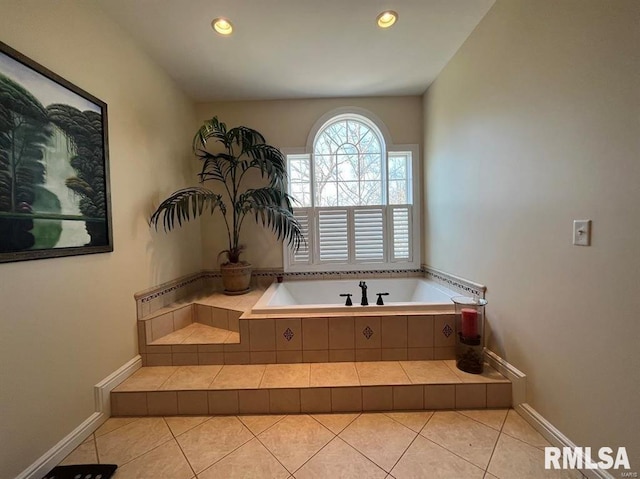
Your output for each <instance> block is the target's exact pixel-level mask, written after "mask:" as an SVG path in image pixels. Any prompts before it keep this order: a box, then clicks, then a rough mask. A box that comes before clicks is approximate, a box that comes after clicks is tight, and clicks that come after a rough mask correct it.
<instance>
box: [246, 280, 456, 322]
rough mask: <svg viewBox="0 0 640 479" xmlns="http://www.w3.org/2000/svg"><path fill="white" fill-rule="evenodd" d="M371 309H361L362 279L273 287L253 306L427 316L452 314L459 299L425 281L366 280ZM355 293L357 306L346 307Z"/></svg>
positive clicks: (261, 310) (262, 310) (267, 310)
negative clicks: (379, 302)
mask: <svg viewBox="0 0 640 479" xmlns="http://www.w3.org/2000/svg"><path fill="white" fill-rule="evenodd" d="M365 281H366V284H367V296H368V299H369V305H368V306H361V305H360V300H361V296H362V292H361V289H360V287H359V286H358V284H359V279H358V278H354V279H348V280H346V279H345V280H342V279H341V280H319V281H314V280H311V281H310V280H302V281H285V282H283V283H274V284H272V285H271V286H270V287H269V288H268V289H267V290H266V291H265V293H264V294H263V295H262V297H261V298H260V299H259V300H258V302H257V303H256V304H255V305H254V306H253V308H252V310H251V313H252V314H292V313H293V314H296V313H304V314H314V313H316V314H318V315H321V314H322V313H336V312H344V313H347V314H348V313H354V312H357V313H371V314H375V313H376V312H383V311H384V312H385V313H390V314H392V313H393V312H399V313H400V312H405V314H406V312H408V311H412V312H420V311H423V312H424V313H425V314H429V313H431V312H433V313H452V312H453V310H454V308H453V303H452V302H451V297H452V296H458V295H459V293H455V292H454V291H451V290H449V289H447V288H445V287H443V286H442V285H440V284H438V283H435V282H433V281H429V280H426V279H423V278H383V279H366V280H365ZM345 293H351V294H352V297H351V299H352V301H353V306H345V299H346V298H345V297H341V296H340V295H341V294H345ZM376 293H389V295H388V296H383V300H384V305H383V306H378V305H376V301H377V298H378V296H377V294H376Z"/></svg>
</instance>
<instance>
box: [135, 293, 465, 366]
mask: <svg viewBox="0 0 640 479" xmlns="http://www.w3.org/2000/svg"><path fill="white" fill-rule="evenodd" d="M187 308H188V307H183V308H181V309H179V310H176V311H173V312H168V313H163V314H161V315H158V316H155V317H153V318H151V319H149V320H146V321H138V328H139V329H138V331H139V348H140V354H141V356H142V358H143V365H145V366H171V365H182V364H194V365H197V364H261V363H300V362H311V363H313V362H342V361H407V360H430V359H442V360H444V359H454V358H455V336H454V334H453V329H454V326H455V316H454V315H453V314H434V315H424V314H403V315H395V314H390V313H387V314H382V315H380V316H368V315H354V316H343V315H341V314H339V313H332V314H331V315H329V316H328V317H304V318H297V317H268V316H267V315H251V314H248V313H244V314H242V313H240V312H237V311H231V310H228V311H227V314H228V317H229V318H231V317H232V316H233V317H234V319H233V321H235V323H236V324H237V326H236V325H235V324H234V325H232V324H230V323H231V321H230V320H229V323H222V324H221V323H215V322H212V320H211V319H210V318H209V315H205V314H204V313H203V311H204V309H206V308H209V309H210V310H213V311H214V313H211V312H210V313H209V314H213V315H214V317H215V314H216V313H215V311H224V310H222V309H221V308H217V307H209V306H202V305H201V304H194V305H191V321H192V322H189V320H188V319H184V318H183V316H184V317H186V314H184V313H183V311H186V310H187ZM194 311H200V312H199V313H196V314H194ZM240 314H242V316H240ZM194 316H195V317H194ZM265 316H266V317H265ZM176 318H181V319H176ZM203 318H204V319H203ZM179 321H180V322H182V323H183V324H186V326H184V327H183V328H181V329H175V330H174V329H172V328H173V327H175V325H176V324H177V323H178V322H179ZM212 324H217V325H218V327H216V326H213V325H212ZM225 325H226V326H227V327H226V328H223V327H220V326H225ZM232 328H237V330H234V329H232ZM149 338H151V341H149ZM186 354H190V356H185V355H186ZM184 361H190V362H184Z"/></svg>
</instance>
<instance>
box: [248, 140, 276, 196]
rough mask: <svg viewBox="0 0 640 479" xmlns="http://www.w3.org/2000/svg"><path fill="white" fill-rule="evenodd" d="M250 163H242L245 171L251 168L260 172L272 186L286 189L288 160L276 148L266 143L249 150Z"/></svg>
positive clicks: (253, 146)
mask: <svg viewBox="0 0 640 479" xmlns="http://www.w3.org/2000/svg"><path fill="white" fill-rule="evenodd" d="M245 153H246V154H247V156H248V157H249V158H250V161H246V162H242V163H240V167H241V168H242V170H243V171H246V170H248V169H249V168H257V169H259V170H260V173H261V175H262V177H265V176H266V177H267V178H268V179H269V183H270V185H271V186H277V187H279V188H281V189H282V188H284V184H285V182H286V179H287V160H286V159H285V157H284V155H283V154H282V152H281V151H280V150H278V149H277V148H276V147H274V146H271V145H267V144H264V143H261V144H257V145H252V146H251V147H249V148H247V150H246V152H245Z"/></svg>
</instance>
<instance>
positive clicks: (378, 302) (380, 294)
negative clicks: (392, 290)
mask: <svg viewBox="0 0 640 479" xmlns="http://www.w3.org/2000/svg"><path fill="white" fill-rule="evenodd" d="M376 294H377V295H378V301H376V304H377V305H378V306H384V301H382V297H383V296H389V293H376Z"/></svg>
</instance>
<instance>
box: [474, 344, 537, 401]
mask: <svg viewBox="0 0 640 479" xmlns="http://www.w3.org/2000/svg"><path fill="white" fill-rule="evenodd" d="M484 357H485V359H486V360H487V362H488V363H489V365H490V366H491V367H492V368H493V369H495V370H497V371H498V372H499V373H500V374H502V375H503V376H504V377H505V378H507V379H508V380H509V381H511V404H512V406H513V407H514V408H515V407H516V406H517V405H519V404H523V403H525V402H527V376H526V374H524V373H523V372H522V371H520V370H519V369H518V368H516V367H515V366H513V365H512V364H511V363H509V362H507V361H505V360H504V359H502V358H501V357H500V356H498V355H497V354H496V353H494V352H493V351H489V350H488V349H487V348H484Z"/></svg>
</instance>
